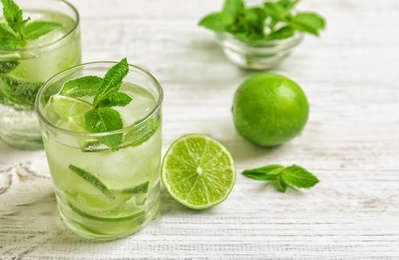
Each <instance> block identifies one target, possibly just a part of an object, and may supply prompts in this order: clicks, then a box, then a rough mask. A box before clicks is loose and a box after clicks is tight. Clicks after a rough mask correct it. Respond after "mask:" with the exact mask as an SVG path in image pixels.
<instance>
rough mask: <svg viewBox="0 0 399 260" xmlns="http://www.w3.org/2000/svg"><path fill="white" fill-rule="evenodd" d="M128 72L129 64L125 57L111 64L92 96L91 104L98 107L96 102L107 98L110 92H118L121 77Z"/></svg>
mask: <svg viewBox="0 0 399 260" xmlns="http://www.w3.org/2000/svg"><path fill="white" fill-rule="evenodd" d="M128 72H129V65H128V63H127V59H126V58H124V59H122V60H121V61H120V62H119V63H118V64H116V65H115V66H113V67H112V68H111V69H110V70H109V71H108V72H107V73H106V74H105V76H104V79H103V81H102V84H101V86H100V89H99V90H98V92H97V94H96V96H95V97H94V102H93V106H94V107H98V104H99V103H100V102H101V101H102V100H104V99H107V98H109V97H110V96H111V95H112V94H114V93H116V92H118V90H119V88H120V87H121V84H122V80H123V78H124V77H125V76H126V75H127V73H128Z"/></svg>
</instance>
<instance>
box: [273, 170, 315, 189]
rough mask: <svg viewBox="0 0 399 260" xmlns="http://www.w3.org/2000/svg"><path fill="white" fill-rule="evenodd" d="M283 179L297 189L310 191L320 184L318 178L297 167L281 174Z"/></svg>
mask: <svg viewBox="0 0 399 260" xmlns="http://www.w3.org/2000/svg"><path fill="white" fill-rule="evenodd" d="M281 177H282V179H283V181H284V182H285V183H287V184H288V185H290V186H292V187H297V188H307V189H308V188H311V187H313V186H314V185H316V184H317V183H318V182H319V180H318V179H317V177H316V176H314V175H313V174H312V173H310V172H308V171H307V170H305V169H304V168H302V167H300V166H297V165H292V166H290V167H287V168H285V169H284V171H283V172H282V173H281Z"/></svg>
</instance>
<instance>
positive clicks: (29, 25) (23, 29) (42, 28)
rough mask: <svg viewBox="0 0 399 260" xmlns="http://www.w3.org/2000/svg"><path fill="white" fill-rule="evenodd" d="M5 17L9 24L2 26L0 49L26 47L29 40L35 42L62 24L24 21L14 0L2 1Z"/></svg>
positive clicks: (0, 27)
mask: <svg viewBox="0 0 399 260" xmlns="http://www.w3.org/2000/svg"><path fill="white" fill-rule="evenodd" d="M1 3H2V4H3V15H4V18H5V20H6V21H7V24H0V48H2V49H19V48H23V47H25V45H26V43H27V41H28V40H35V39H37V38H39V37H40V36H43V35H45V34H47V33H49V32H51V31H52V30H54V29H56V28H62V24H60V23H56V22H46V21H34V22H29V21H30V20H31V19H30V17H28V18H27V19H23V13H22V10H21V8H20V7H19V6H18V5H17V4H16V3H15V2H14V1H13V0H1Z"/></svg>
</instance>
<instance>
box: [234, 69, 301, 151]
mask: <svg viewBox="0 0 399 260" xmlns="http://www.w3.org/2000/svg"><path fill="white" fill-rule="evenodd" d="M232 112H233V118H234V125H235V128H236V129H237V131H238V133H239V134H240V135H241V136H243V137H244V138H245V139H247V140H248V141H250V142H251V143H254V144H256V145H259V146H275V145H279V144H282V143H284V142H286V141H288V140H290V139H292V138H294V137H295V136H296V135H297V134H298V133H300V132H301V131H302V129H303V128H304V126H305V124H306V121H307V119H308V113H309V103H308V100H307V98H306V96H305V93H304V92H303V91H302V89H301V88H300V87H299V86H298V84H296V83H295V82H294V81H292V80H291V79H289V78H287V77H285V76H282V75H278V74H274V73H260V74H256V75H254V76H252V77H250V78H249V79H247V80H246V81H244V82H243V83H242V84H241V85H240V86H239V88H238V89H237V91H236V93H235V95H234V101H233V109H232Z"/></svg>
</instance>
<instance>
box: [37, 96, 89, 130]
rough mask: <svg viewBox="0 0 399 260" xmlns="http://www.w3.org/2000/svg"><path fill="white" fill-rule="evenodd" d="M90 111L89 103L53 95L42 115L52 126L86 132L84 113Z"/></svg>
mask: <svg viewBox="0 0 399 260" xmlns="http://www.w3.org/2000/svg"><path fill="white" fill-rule="evenodd" d="M91 109H92V105H91V104H90V103H89V102H86V101H83V100H80V99H76V98H70V97H66V96H61V95H54V96H51V98H50V100H49V102H48V103H47V105H46V107H45V109H44V114H45V116H46V118H47V119H48V120H49V121H51V123H53V124H57V125H59V126H61V127H63V128H66V129H68V130H72V131H76V132H86V130H85V129H86V125H85V113H86V112H87V111H89V110H91ZM60 119H61V120H60Z"/></svg>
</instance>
